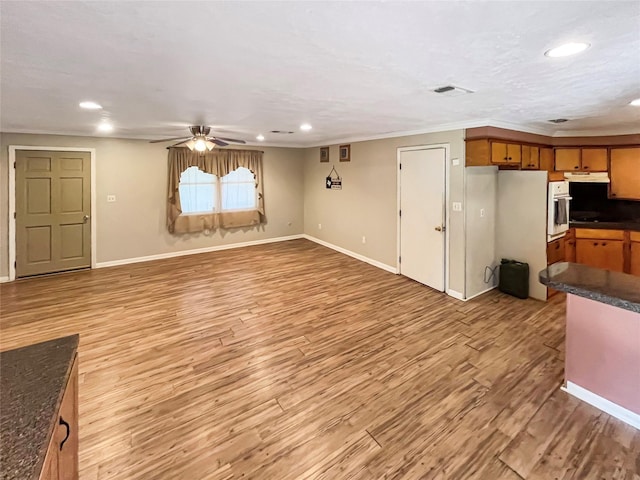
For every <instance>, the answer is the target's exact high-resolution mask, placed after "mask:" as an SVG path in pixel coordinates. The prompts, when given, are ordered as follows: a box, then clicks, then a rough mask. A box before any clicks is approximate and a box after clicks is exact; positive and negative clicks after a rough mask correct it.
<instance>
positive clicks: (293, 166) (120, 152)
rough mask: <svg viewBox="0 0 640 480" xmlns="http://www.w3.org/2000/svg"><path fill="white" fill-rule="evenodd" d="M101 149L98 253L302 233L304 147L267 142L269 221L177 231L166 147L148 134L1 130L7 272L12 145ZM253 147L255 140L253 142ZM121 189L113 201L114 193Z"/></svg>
mask: <svg viewBox="0 0 640 480" xmlns="http://www.w3.org/2000/svg"><path fill="white" fill-rule="evenodd" d="M9 145H24V146H51V147H87V148H95V149H96V181H97V189H96V193H97V205H96V206H97V261H98V263H100V262H109V261H115V260H122V259H127V258H135V257H143V256H148V255H156V254H163V253H171V252H178V251H182V250H191V249H197V248H206V247H211V246H215V245H226V244H231V243H239V242H247V241H252V240H262V239H267V238H275V237H282V236H288V235H295V234H301V233H302V231H303V214H304V212H303V201H304V194H303V162H302V156H303V150H301V149H289V148H264V149H263V150H264V152H265V154H264V196H265V209H266V215H267V223H266V225H264V226H262V227H260V228H252V229H241V230H235V231H223V230H218V231H216V232H213V233H211V235H209V236H207V235H204V234H188V235H171V234H169V233H168V232H167V229H166V226H165V211H166V204H165V198H166V189H167V150H166V149H165V146H164V145H159V144H150V143H148V142H147V141H143V140H123V139H111V138H93V137H67V136H59V135H27V134H2V136H1V138H0V192H1V195H2V196H1V198H0V239H1V240H2V244H1V245H0V277H5V276H8V218H9V217H8V201H9V197H8V146H9ZM249 148H251V147H249ZM111 194H113V195H116V199H117V201H116V202H115V203H107V201H106V197H107V195H111Z"/></svg>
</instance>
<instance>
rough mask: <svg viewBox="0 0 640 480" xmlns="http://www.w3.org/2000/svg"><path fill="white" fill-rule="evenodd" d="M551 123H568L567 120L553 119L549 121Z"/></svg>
mask: <svg viewBox="0 0 640 480" xmlns="http://www.w3.org/2000/svg"><path fill="white" fill-rule="evenodd" d="M549 121H550V122H551V123H564V122H568V121H569V120H567V119H566V118H554V119H552V120H549Z"/></svg>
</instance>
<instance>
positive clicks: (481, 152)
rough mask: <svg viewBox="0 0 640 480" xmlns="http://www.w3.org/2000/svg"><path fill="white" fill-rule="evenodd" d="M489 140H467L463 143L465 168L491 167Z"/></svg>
mask: <svg viewBox="0 0 640 480" xmlns="http://www.w3.org/2000/svg"><path fill="white" fill-rule="evenodd" d="M489 155H490V148H489V140H486V139H481V140H467V141H466V143H465V157H466V162H465V165H466V166H467V167H484V166H488V165H491V162H490V158H489Z"/></svg>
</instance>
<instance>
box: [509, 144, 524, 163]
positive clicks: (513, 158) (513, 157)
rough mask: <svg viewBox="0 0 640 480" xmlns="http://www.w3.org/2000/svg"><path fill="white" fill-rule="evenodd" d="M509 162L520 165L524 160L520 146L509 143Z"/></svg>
mask: <svg viewBox="0 0 640 480" xmlns="http://www.w3.org/2000/svg"><path fill="white" fill-rule="evenodd" d="M507 160H508V162H509V163H520V162H521V160H522V150H521V146H520V145H516V144H515V143H507Z"/></svg>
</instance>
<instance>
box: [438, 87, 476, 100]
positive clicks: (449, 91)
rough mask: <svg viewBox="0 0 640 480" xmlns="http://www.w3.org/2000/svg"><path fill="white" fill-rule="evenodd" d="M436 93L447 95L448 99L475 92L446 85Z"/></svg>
mask: <svg viewBox="0 0 640 480" xmlns="http://www.w3.org/2000/svg"><path fill="white" fill-rule="evenodd" d="M434 92H435V93H440V94H442V95H446V96H447V97H457V96H459V95H465V94H467V93H473V90H467V89H466V88H460V87H456V86H454V85H446V86H444V87H439V88H436V89H435V90H434Z"/></svg>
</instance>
